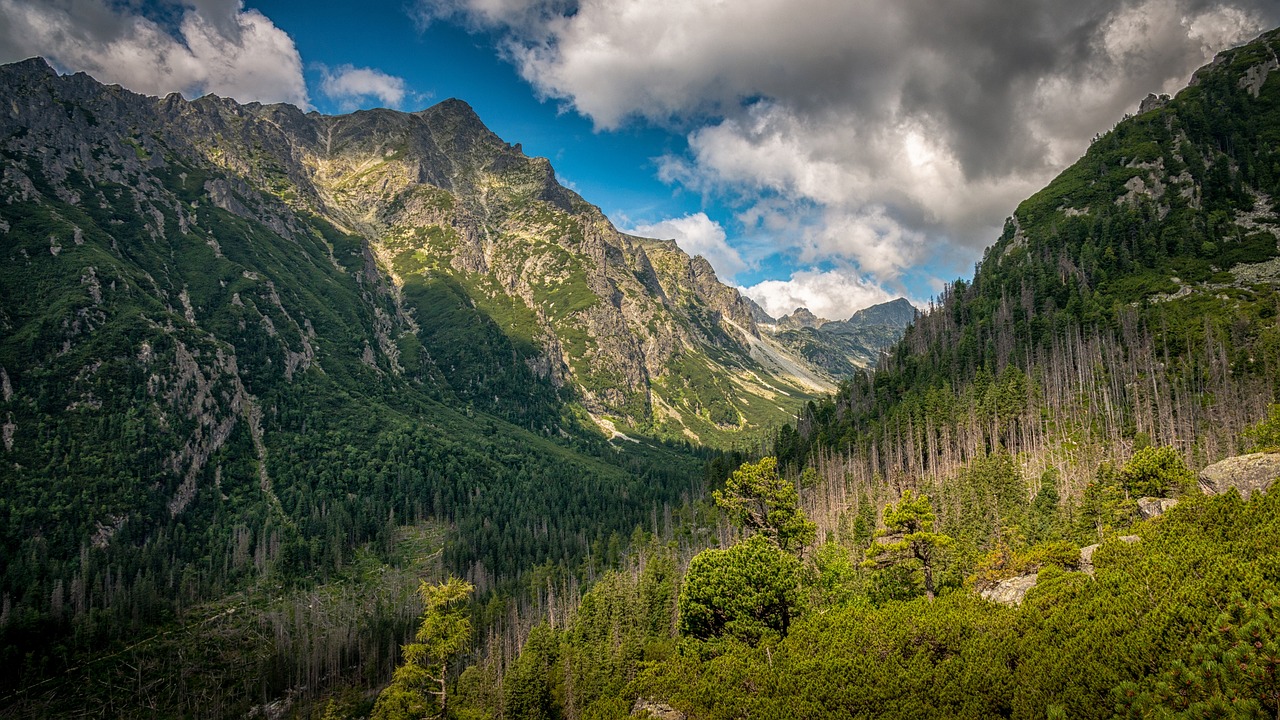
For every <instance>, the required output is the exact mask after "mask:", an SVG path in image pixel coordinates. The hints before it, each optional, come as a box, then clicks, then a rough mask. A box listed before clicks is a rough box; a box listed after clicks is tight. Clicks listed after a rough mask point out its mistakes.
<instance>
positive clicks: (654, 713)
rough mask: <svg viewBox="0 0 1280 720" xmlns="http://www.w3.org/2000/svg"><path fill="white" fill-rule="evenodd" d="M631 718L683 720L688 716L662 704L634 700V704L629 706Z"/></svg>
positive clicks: (653, 701)
mask: <svg viewBox="0 0 1280 720" xmlns="http://www.w3.org/2000/svg"><path fill="white" fill-rule="evenodd" d="M631 717H633V718H649V720H685V718H686V717H688V716H687V715H685V714H684V713H682V712H680V711H679V710H676V709H675V708H673V707H671V706H670V705H668V704H666V703H664V702H658V701H656V700H649V699H647V698H636V702H635V704H634V705H632V706H631Z"/></svg>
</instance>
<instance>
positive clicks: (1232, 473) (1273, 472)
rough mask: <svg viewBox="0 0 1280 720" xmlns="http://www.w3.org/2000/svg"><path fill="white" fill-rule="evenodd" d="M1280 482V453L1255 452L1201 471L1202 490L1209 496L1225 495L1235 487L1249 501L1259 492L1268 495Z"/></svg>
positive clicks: (1217, 463) (1232, 458)
mask: <svg viewBox="0 0 1280 720" xmlns="http://www.w3.org/2000/svg"><path fill="white" fill-rule="evenodd" d="M1277 479H1280V453H1252V454H1249V455H1238V456H1236V457H1230V458H1227V459H1226V460H1222V461H1221V462H1216V463H1214V464H1212V465H1210V466H1208V467H1206V468H1205V469H1203V470H1201V471H1200V489H1201V490H1202V491H1203V492H1204V493H1205V494H1207V495H1221V494H1222V493H1225V492H1228V491H1230V490H1231V489H1232V488H1234V489H1235V490H1237V491H1238V492H1239V493H1240V496H1241V497H1243V498H1244V499H1245V500H1248V499H1249V496H1250V495H1252V494H1253V493H1255V492H1266V491H1267V490H1268V489H1269V488H1270V487H1271V485H1272V484H1273V483H1274V482H1275V481H1276V480H1277Z"/></svg>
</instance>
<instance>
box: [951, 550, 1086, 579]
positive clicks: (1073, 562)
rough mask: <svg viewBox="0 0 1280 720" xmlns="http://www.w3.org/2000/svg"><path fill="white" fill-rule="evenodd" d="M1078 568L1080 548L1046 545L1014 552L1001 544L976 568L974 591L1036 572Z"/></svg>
mask: <svg viewBox="0 0 1280 720" xmlns="http://www.w3.org/2000/svg"><path fill="white" fill-rule="evenodd" d="M1079 564H1080V548H1078V547H1076V546H1075V545H1073V544H1071V543H1069V542H1064V541H1058V542H1050V543H1043V544H1040V545H1033V546H1031V547H1028V548H1023V549H1020V550H1014V549H1013V548H1011V547H1010V546H1009V545H1008V544H1006V543H1004V542H1001V543H999V544H997V545H996V547H995V549H994V550H992V551H991V552H990V553H988V554H987V556H986V557H985V558H983V559H982V560H981V561H980V562H979V563H978V565H977V568H976V569H975V571H974V575H973V584H974V587H976V588H978V589H985V588H989V587H993V586H995V585H996V584H998V583H999V582H1000V581H1001V580H1007V579H1009V578H1011V577H1016V576H1018V575H1026V574H1030V573H1035V572H1039V570H1040V569H1041V568H1045V567H1049V566H1053V567H1057V568H1063V569H1072V570H1074V569H1075V568H1076V567H1077V566H1078V565H1079Z"/></svg>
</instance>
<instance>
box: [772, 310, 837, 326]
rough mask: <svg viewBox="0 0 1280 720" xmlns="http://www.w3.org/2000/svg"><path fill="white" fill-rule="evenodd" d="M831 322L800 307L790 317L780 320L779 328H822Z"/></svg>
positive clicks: (785, 316)
mask: <svg viewBox="0 0 1280 720" xmlns="http://www.w3.org/2000/svg"><path fill="white" fill-rule="evenodd" d="M827 322H829V321H828V320H827V319H826V318H820V317H818V316H817V315H814V314H813V312H812V311H810V310H809V308H805V307H798V308H796V309H795V310H794V311H792V313H791V314H790V315H783V316H782V317H780V318H778V326H779V327H782V328H802V327H807V328H815V329H816V328H820V327H822V326H823V325H825V324H826V323H827Z"/></svg>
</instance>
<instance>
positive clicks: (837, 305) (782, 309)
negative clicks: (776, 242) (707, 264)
mask: <svg viewBox="0 0 1280 720" xmlns="http://www.w3.org/2000/svg"><path fill="white" fill-rule="evenodd" d="M739 290H740V291H741V292H742V293H743V294H744V295H746V296H747V297H749V298H751V299H752V300H755V301H756V302H757V303H759V304H760V307H762V308H764V310H765V312H767V313H769V314H770V315H772V316H773V317H782V316H783V315H790V314H791V313H792V312H794V311H795V310H796V308H802V307H804V308H809V311H810V312H812V313H813V314H814V315H817V316H818V317H821V318H826V319H828V320H847V319H849V317H850V316H852V315H853V314H854V313H855V312H857V311H859V310H861V309H863V308H865V307H870V306H871V305H875V304H877V303H882V302H888V301H889V300H893V299H894V298H896V297H898V296H897V295H895V294H893V293H891V292H889V291H888V290H885V289H884V288H883V287H881V286H880V285H878V284H876V282H875V281H874V280H872V279H871V278H869V277H867V276H865V275H861V274H859V273H858V272H856V271H854V270H852V269H849V268H844V269H836V270H826V271H819V270H801V271H799V272H797V273H794V274H793V275H792V276H791V278H790V279H789V280H765V281H764V282H761V283H757V284H755V285H752V286H751V287H744V288H739Z"/></svg>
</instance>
